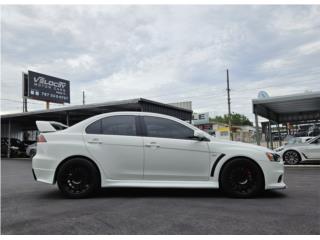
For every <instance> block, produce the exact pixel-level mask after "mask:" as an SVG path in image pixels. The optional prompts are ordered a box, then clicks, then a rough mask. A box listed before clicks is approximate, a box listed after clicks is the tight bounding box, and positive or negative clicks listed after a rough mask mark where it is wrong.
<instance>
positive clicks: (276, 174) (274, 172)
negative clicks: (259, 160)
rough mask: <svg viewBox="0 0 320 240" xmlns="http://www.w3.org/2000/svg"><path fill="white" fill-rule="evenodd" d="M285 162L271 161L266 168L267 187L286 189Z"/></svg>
mask: <svg viewBox="0 0 320 240" xmlns="http://www.w3.org/2000/svg"><path fill="white" fill-rule="evenodd" d="M285 188H287V186H286V184H285V183H284V165H283V162H282V161H281V162H269V163H268V166H266V168H265V189H285Z"/></svg>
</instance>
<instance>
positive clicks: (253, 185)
mask: <svg viewBox="0 0 320 240" xmlns="http://www.w3.org/2000/svg"><path fill="white" fill-rule="evenodd" d="M219 184H220V187H221V189H222V191H223V192H225V193H226V194H227V195H229V196H231V197H243V198H248V197H253V196H256V195H258V194H259V193H261V192H262V190H263V189H264V176H263V173H262V171H261V169H260V167H259V166H258V165H257V164H256V163H254V162H252V161H251V160H249V159H241V158H240V159H233V160H231V161H229V162H227V163H226V165H225V166H224V167H223V169H222V172H221V175H220V181H219Z"/></svg>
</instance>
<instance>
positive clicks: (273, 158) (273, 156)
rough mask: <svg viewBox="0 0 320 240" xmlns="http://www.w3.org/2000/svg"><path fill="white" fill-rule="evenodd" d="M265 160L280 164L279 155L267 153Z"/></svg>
mask: <svg viewBox="0 0 320 240" xmlns="http://www.w3.org/2000/svg"><path fill="white" fill-rule="evenodd" d="M266 155H267V158H268V159H269V160H270V161H272V162H280V155H278V154H276V153H271V152H267V153H266Z"/></svg>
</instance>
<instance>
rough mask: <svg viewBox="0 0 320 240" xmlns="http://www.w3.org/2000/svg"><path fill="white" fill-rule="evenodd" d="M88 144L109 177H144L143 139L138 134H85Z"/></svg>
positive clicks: (115, 178) (118, 178) (116, 178)
mask: <svg viewBox="0 0 320 240" xmlns="http://www.w3.org/2000/svg"><path fill="white" fill-rule="evenodd" d="M85 139H86V146H87V148H88V150H89V152H90V153H91V154H92V156H93V157H94V158H95V159H96V160H97V161H99V163H100V164H101V166H102V167H103V170H104V171H105V173H106V175H107V178H108V179H114V180H121V179H142V178H143V140H142V137H136V136H116V135H98V134H97V135H96V134H90V135H86V136H85Z"/></svg>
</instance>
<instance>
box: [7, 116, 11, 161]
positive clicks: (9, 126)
mask: <svg viewBox="0 0 320 240" xmlns="http://www.w3.org/2000/svg"><path fill="white" fill-rule="evenodd" d="M10 156H11V120H9V124H8V151H7V157H8V158H10Z"/></svg>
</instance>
